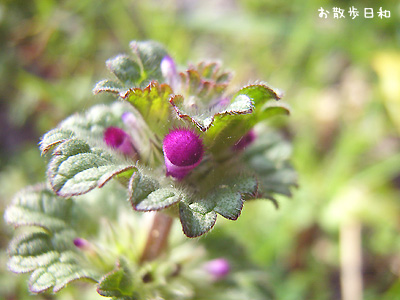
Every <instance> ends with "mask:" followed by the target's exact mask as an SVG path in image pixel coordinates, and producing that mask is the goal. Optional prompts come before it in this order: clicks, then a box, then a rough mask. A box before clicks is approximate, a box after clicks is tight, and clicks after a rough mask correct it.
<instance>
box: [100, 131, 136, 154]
mask: <svg viewBox="0 0 400 300" xmlns="http://www.w3.org/2000/svg"><path fill="white" fill-rule="evenodd" d="M103 140H104V142H105V143H106V145H107V146H109V147H111V148H114V149H116V150H118V151H119V152H121V153H122V154H124V155H127V156H134V155H135V154H136V151H135V148H134V147H133V146H132V143H131V138H130V136H129V135H128V134H127V133H126V132H125V131H124V130H122V129H121V128H118V127H108V128H107V129H106V131H105V132H104V136H103Z"/></svg>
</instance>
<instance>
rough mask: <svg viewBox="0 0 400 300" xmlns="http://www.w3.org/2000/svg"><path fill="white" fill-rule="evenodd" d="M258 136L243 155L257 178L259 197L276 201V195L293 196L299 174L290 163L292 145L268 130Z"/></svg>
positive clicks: (260, 132)
mask: <svg viewBox="0 0 400 300" xmlns="http://www.w3.org/2000/svg"><path fill="white" fill-rule="evenodd" d="M258 135H259V136H258V138H257V139H256V141H255V142H254V144H252V145H250V146H249V147H248V148H247V149H246V150H245V152H244V155H243V160H244V162H245V164H246V165H247V167H248V169H249V170H251V171H253V172H254V173H255V175H256V176H257V179H258V185H259V195H258V197H259V198H266V199H271V200H273V201H275V199H274V195H276V194H282V195H286V196H291V189H292V187H294V186H296V185H297V174H296V172H295V171H294V169H293V167H292V166H291V165H290V163H289V158H290V155H291V146H290V143H289V142H286V141H284V140H283V139H282V137H281V136H280V135H279V134H277V133H274V132H272V131H270V130H268V129H266V128H263V129H262V130H260V131H259V133H258Z"/></svg>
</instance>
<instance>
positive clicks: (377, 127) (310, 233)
mask: <svg viewBox="0 0 400 300" xmlns="http://www.w3.org/2000/svg"><path fill="white" fill-rule="evenodd" d="M350 6H354V7H356V8H358V10H359V11H360V14H361V15H360V17H358V18H356V19H354V20H352V19H351V18H349V17H346V18H345V19H339V20H338V19H333V18H332V12H331V15H330V18H328V19H320V18H318V9H319V8H320V7H323V8H324V9H328V10H332V7H341V8H344V9H345V10H346V11H347V10H348V9H349V7H350ZM366 7H371V8H374V10H375V12H376V11H377V10H378V9H379V7H383V9H386V10H390V11H391V18H388V19H380V18H378V17H377V15H375V17H374V18H373V19H365V18H363V16H362V12H363V9H364V8H366ZM399 18H400V4H399V3H397V1H392V0H381V1H373V0H370V1H361V0H354V1H351V2H350V3H349V2H348V1H343V0H341V1H339V0H335V1H333V0H331V1H321V0H319V1H317V0H312V1H307V2H304V1H300V0H295V1H279V2H276V1H272V0H251V1H245V0H237V1H233V0H219V1H211V0H208V1H191V0H168V1H161V0H147V1H144V0H137V1H128V0H121V1H106V0H97V1H92V0H79V1H78V0H65V1H55V0H31V1H24V0H3V1H1V2H0V44H1V45H2V46H1V52H0V77H1V80H0V99H1V101H0V168H1V169H0V210H1V211H3V210H4V207H5V206H6V205H7V204H8V203H9V201H10V198H11V196H12V195H13V194H14V193H15V192H16V191H18V190H19V189H20V188H22V187H23V186H25V185H27V184H32V183H35V182H37V181H40V180H42V179H44V173H45V171H44V170H45V163H44V162H43V161H42V159H41V158H40V155H39V151H38V150H37V149H36V146H37V145H36V144H37V142H38V141H39V137H40V136H41V135H42V134H44V133H45V132H46V131H48V130H49V129H51V128H53V127H54V126H55V125H56V124H57V123H58V122H59V121H61V120H62V119H64V118H65V117H67V116H68V115H70V114H71V113H73V112H76V111H83V110H85V109H87V108H88V107H90V106H91V105H92V104H94V103H97V102H106V101H108V100H109V99H110V98H107V97H106V96H92V95H91V89H92V88H93V86H94V83H95V82H97V81H98V80H99V79H101V78H104V77H106V70H105V68H104V61H105V60H106V59H107V58H109V57H110V56H113V55H115V54H116V53H118V52H126V50H127V49H126V45H128V43H129V41H131V40H145V39H154V40H158V41H160V42H161V43H163V44H165V45H166V47H167V49H169V50H170V52H171V53H172V54H173V56H174V57H176V58H177V59H178V62H179V63H186V62H187V60H188V59H189V57H190V58H191V59H193V61H194V62H196V58H200V57H210V59H211V58H219V59H221V60H223V61H224V65H225V66H227V67H228V68H231V69H235V70H240V71H238V72H237V73H236V76H235V78H234V80H235V82H236V83H237V84H245V83H247V80H249V81H252V80H256V79H261V80H265V81H268V82H269V83H270V84H272V85H273V86H276V87H279V88H280V89H282V90H283V91H285V100H286V101H287V102H289V103H290V104H291V106H292V116H291V117H290V118H289V119H285V120H284V121H283V120H282V119H276V120H275V122H274V123H273V124H272V125H273V126H277V127H280V128H281V130H282V132H284V133H285V134H286V136H287V138H288V139H290V140H292V142H293V144H294V159H293V160H294V164H295V166H296V168H297V171H298V173H299V174H300V180H299V181H300V182H299V189H298V190H296V191H295V193H294V199H293V200H292V201H287V200H283V201H280V202H281V208H280V209H279V210H278V211H275V209H274V208H273V207H272V205H270V204H268V203H266V202H257V201H256V202H252V203H248V204H247V205H246V206H245V209H244V212H243V214H242V216H241V217H240V218H239V220H238V221H237V222H235V223H232V222H229V221H219V222H221V223H222V224H221V226H218V227H217V228H216V229H215V230H214V231H213V232H212V233H210V234H209V235H207V236H206V237H205V238H204V239H201V240H200V242H201V243H205V244H206V245H207V246H208V247H209V249H210V253H211V254H215V256H227V257H236V262H237V264H240V263H241V262H242V261H245V260H244V259H243V257H246V261H249V263H253V264H255V265H257V266H258V267H259V268H262V269H264V270H266V271H267V272H268V274H269V277H268V278H267V279H266V281H267V283H268V284H267V287H264V288H265V289H267V290H268V293H270V294H271V295H274V297H275V298H277V299H340V297H341V294H340V263H339V261H340V259H339V258H340V251H339V249H340V243H339V235H340V228H342V226H344V225H345V224H346V222H349V221H352V222H354V221H356V222H359V223H360V224H361V226H362V246H363V281H364V298H365V299H377V298H379V299H395V298H397V297H399V293H400V292H399V290H400V284H399V281H398V280H399V275H400V255H399V253H400V237H399V236H400V235H399V229H400V228H399V224H400V222H399V220H400V207H399V206H400V205H399V199H400V197H399V196H400V191H399V189H400V151H399V149H400V141H399V133H400V90H399V87H400V51H399V48H400V28H399V26H398V24H399ZM0 236H1V239H0V241H1V244H0V246H1V248H2V252H1V255H0V261H1V268H2V269H1V271H0V272H1V273H0V298H5V299H32V298H33V296H31V295H29V294H28V292H27V288H26V285H25V283H24V282H25V281H23V279H25V278H22V279H21V278H16V277H15V276H14V275H11V274H10V273H6V272H7V271H6V270H5V267H4V261H5V257H6V253H5V248H6V245H7V243H8V240H9V234H8V229H7V228H6V227H5V226H3V225H2V226H1V229H0ZM230 239H232V240H233V241H232V245H237V249H236V247H234V249H232V250H233V251H232V252H228V253H226V252H227V251H228V250H227V248H226V247H225V246H224V245H225V244H224V243H227V241H229V240H230ZM232 248H233V247H232ZM235 249H236V250H235ZM239 249H240V250H239ZM235 251H238V253H236V252H235ZM245 282H246V281H245V278H242V284H244V285H245V284H246V283H245ZM81 290H82V286H78V287H76V286H75V287H72V288H70V289H66V290H65V291H62V292H61V294H60V299H72V298H73V296H71V295H74V293H76V292H78V291H79V293H80V295H81V298H82V297H83V298H85V299H92V298H94V297H96V296H95V295H96V293H95V291H91V290H90V291H88V292H86V290H85V289H83V290H84V292H82V291H81ZM82 293H89V295H86V294H85V295H84V296H83V294H82ZM38 298H39V299H51V296H46V295H45V296H38ZM83 298H82V299H83Z"/></svg>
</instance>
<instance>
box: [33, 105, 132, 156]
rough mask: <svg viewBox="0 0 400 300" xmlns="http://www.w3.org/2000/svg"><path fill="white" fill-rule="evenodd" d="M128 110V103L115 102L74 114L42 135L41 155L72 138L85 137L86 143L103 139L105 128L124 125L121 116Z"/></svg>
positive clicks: (129, 108) (96, 142)
mask: <svg viewBox="0 0 400 300" xmlns="http://www.w3.org/2000/svg"><path fill="white" fill-rule="evenodd" d="M130 110H131V107H130V106H129V105H128V104H125V103H121V102H115V103H113V104H111V105H96V106H93V107H92V108H90V109H89V110H88V111H87V112H85V113H82V114H74V115H72V116H70V117H68V118H67V119H66V120H64V121H63V122H61V124H60V125H59V126H58V128H55V129H53V130H50V131H49V132H48V133H46V134H45V135H44V136H43V137H42V139H41V141H40V151H41V152H42V155H43V154H46V153H47V152H48V151H50V150H51V149H53V148H54V147H55V146H57V145H58V144H60V143H62V142H64V141H66V140H69V139H72V138H81V139H85V140H86V141H87V142H88V143H91V144H95V145H97V144H98V141H99V140H100V141H101V140H103V134H104V131H105V130H106V128H108V127H110V126H116V127H122V128H123V127H124V124H123V122H122V120H121V116H122V114H123V113H124V112H126V111H130Z"/></svg>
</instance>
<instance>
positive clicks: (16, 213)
mask: <svg viewBox="0 0 400 300" xmlns="http://www.w3.org/2000/svg"><path fill="white" fill-rule="evenodd" d="M71 207H72V201H71V200H70V199H65V200H62V201H59V202H57V201H54V194H53V192H52V191H49V190H46V189H43V187H42V186H37V187H35V188H29V189H28V190H27V191H25V190H24V191H22V192H20V193H18V194H17V195H16V196H15V197H14V200H13V202H12V205H11V206H10V207H9V208H8V209H7V210H6V211H5V214H4V219H5V221H6V222H7V223H8V224H12V225H14V226H15V227H18V226H38V227H42V228H44V229H46V230H48V231H58V230H60V229H63V228H65V227H66V226H67V223H68V220H69V218H70V211H71Z"/></svg>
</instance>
